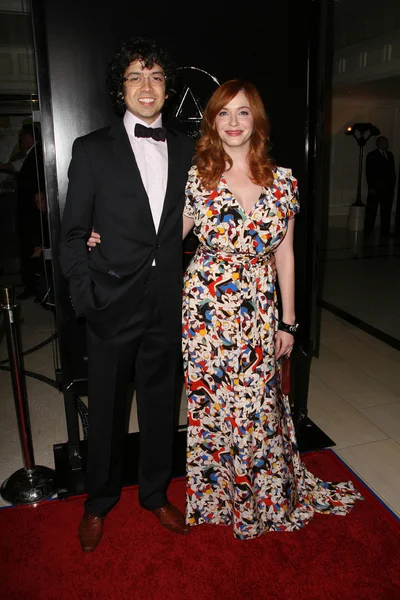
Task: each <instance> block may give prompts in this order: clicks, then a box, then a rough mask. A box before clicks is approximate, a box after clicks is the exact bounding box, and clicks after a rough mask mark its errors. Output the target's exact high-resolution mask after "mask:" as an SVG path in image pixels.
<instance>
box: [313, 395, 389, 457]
mask: <svg viewBox="0 0 400 600" xmlns="http://www.w3.org/2000/svg"><path fill="white" fill-rule="evenodd" d="M308 411H309V416H310V419H311V420H312V421H313V422H314V423H315V424H316V425H318V427H320V428H321V429H322V431H324V432H325V433H326V434H327V435H328V436H329V437H330V438H332V440H333V441H334V442H335V443H336V447H337V448H345V447H347V446H353V445H356V444H365V443H367V442H373V441H378V440H383V439H386V438H387V437H388V435H387V434H386V433H384V432H383V431H382V430H381V429H379V427H377V426H376V425H374V424H373V423H372V422H371V421H370V420H369V419H367V418H366V417H365V416H364V415H362V414H361V413H360V412H359V411H358V410H357V409H355V408H354V407H353V406H351V405H350V404H349V403H348V402H346V400H343V398H341V397H340V396H338V395H337V394H336V393H335V392H333V391H332V390H330V389H329V388H327V387H326V386H325V385H323V384H322V383H321V384H320V385H319V386H318V387H317V389H311V390H310V392H309V396H308Z"/></svg>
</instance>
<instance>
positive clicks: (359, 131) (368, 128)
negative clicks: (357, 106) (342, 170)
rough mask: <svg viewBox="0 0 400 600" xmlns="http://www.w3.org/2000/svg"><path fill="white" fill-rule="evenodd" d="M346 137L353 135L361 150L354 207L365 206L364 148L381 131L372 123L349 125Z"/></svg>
mask: <svg viewBox="0 0 400 600" xmlns="http://www.w3.org/2000/svg"><path fill="white" fill-rule="evenodd" d="M344 133H345V135H351V136H353V138H354V139H355V140H356V142H357V144H358V148H359V154H358V184H357V197H356V201H355V202H354V204H352V206H364V204H363V202H361V178H362V166H363V154H364V146H365V144H366V143H367V142H368V140H369V138H370V137H372V136H373V135H379V134H380V130H379V129H378V128H377V127H375V125H372V123H354V125H349V127H347V128H346V130H345V132H344Z"/></svg>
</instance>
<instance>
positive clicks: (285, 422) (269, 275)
mask: <svg viewBox="0 0 400 600" xmlns="http://www.w3.org/2000/svg"><path fill="white" fill-rule="evenodd" d="M298 210H299V204H298V200H297V181H296V180H295V179H294V177H292V174H291V171H290V169H284V168H281V167H277V168H276V170H275V172H274V181H273V184H272V186H271V187H270V188H268V189H267V188H264V189H263V190H262V193H261V196H260V198H259V200H258V201H257V202H256V204H255V205H254V207H253V209H252V211H251V212H250V213H249V214H247V213H245V212H244V210H243V209H242V208H241V206H240V205H239V203H238V202H237V201H236V200H235V198H234V197H233V195H232V194H231V192H230V191H229V189H228V187H227V184H226V181H225V180H224V178H223V177H222V178H221V179H220V182H219V184H218V186H217V188H216V189H215V190H214V191H212V192H207V191H205V190H204V189H203V188H202V186H201V184H200V182H199V179H198V176H197V171H196V167H192V168H191V170H190V171H189V178H188V183H187V187H186V203H185V209H184V214H185V215H186V216H188V217H192V218H194V221H195V225H194V231H195V234H196V235H197V237H198V239H199V242H200V244H199V246H198V249H197V251H196V254H195V256H194V258H193V260H192V262H191V263H190V265H189V267H188V269H187V272H186V276H185V283H184V296H183V355H184V369H185V382H186V392H187V397H188V411H189V422H188V455H187V506H186V519H187V522H188V523H189V524H190V525H197V524H200V523H215V524H225V525H229V524H233V531H234V535H235V536H236V537H237V538H240V539H249V538H253V537H257V536H259V535H261V534H263V533H264V532H266V531H278V530H279V531H293V530H296V529H299V528H300V527H302V526H303V525H304V524H305V523H306V522H307V521H308V520H309V519H311V517H312V516H313V513H314V511H317V512H322V513H335V514H341V515H343V514H346V513H347V512H348V511H349V510H350V509H351V508H352V506H353V504H354V502H355V501H356V499H357V498H361V496H360V495H359V494H358V492H356V491H355V489H354V487H353V485H352V483H351V482H346V483H340V484H336V485H334V484H331V483H325V482H322V481H320V480H319V479H317V478H316V477H314V476H313V475H312V474H311V473H310V472H308V471H307V470H306V468H305V466H304V464H303V463H302V462H301V460H300V457H299V452H298V449H297V444H296V438H295V433H294V428H293V422H292V417H291V411H290V405H289V401H288V398H287V396H284V395H283V394H282V393H281V391H280V381H279V370H278V368H277V364H276V359H275V334H276V330H277V320H278V313H277V304H276V290H275V279H276V269H275V260H274V250H276V248H277V247H278V246H279V244H280V243H281V242H282V240H283V239H284V237H285V234H286V231H287V226H288V221H289V219H291V218H293V217H294V215H295V213H296V212H297V211H298Z"/></svg>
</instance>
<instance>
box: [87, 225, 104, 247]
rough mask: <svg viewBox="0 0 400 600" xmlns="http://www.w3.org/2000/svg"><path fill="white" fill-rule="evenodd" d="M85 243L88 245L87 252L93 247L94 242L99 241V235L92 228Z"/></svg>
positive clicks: (97, 242)
mask: <svg viewBox="0 0 400 600" xmlns="http://www.w3.org/2000/svg"><path fill="white" fill-rule="evenodd" d="M86 243H87V245H88V246H89V252H90V250H91V248H95V247H96V244H100V243H101V238H100V235H99V234H98V233H96V232H95V230H94V229H92V235H91V236H90V238H89V239H88V241H87V242H86Z"/></svg>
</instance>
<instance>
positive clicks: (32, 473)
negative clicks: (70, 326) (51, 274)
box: [0, 287, 56, 504]
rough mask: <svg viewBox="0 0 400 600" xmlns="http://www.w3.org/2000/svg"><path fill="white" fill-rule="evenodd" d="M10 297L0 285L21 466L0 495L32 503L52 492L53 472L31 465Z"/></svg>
mask: <svg viewBox="0 0 400 600" xmlns="http://www.w3.org/2000/svg"><path fill="white" fill-rule="evenodd" d="M14 298H15V294H14V289H13V288H12V287H2V288H0V308H1V309H2V311H3V315H4V320H5V329H6V337H7V348H8V357H9V361H10V372H11V381H12V388H13V394H14V402H15V411H16V416H17V423H18V431H19V438H20V442H21V451H22V459H23V464H24V468H23V469H19V470H18V471H16V472H15V473H13V474H12V475H11V476H10V477H9V478H8V479H6V481H4V483H3V485H2V486H1V496H2V497H3V498H4V500H6V501H7V502H10V503H11V504H32V503H36V502H40V501H41V500H44V499H45V498H49V497H50V496H52V495H53V494H55V493H56V487H55V473H54V471H53V470H52V469H49V468H48V467H41V466H36V465H35V458H34V452H33V444H32V433H31V426H30V418H29V406H28V396H27V392H26V382H25V375H24V368H23V359H22V352H21V344H20V339H21V338H20V328H19V312H20V307H19V305H17V304H15V299H14Z"/></svg>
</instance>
